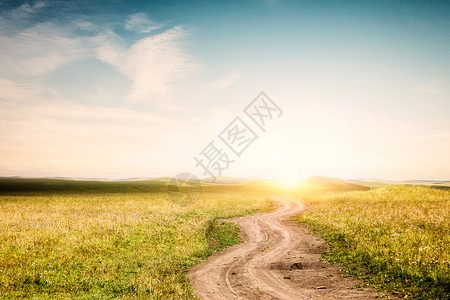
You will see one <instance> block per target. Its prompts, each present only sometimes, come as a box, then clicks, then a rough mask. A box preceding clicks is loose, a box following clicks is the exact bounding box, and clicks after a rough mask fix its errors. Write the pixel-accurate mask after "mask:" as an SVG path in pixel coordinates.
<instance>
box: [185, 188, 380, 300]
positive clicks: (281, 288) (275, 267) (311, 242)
mask: <svg viewBox="0 0 450 300" xmlns="http://www.w3.org/2000/svg"><path fill="white" fill-rule="evenodd" d="M274 198H275V197H274ZM276 200H277V202H278V203H279V205H280V207H279V208H278V209H277V210H275V211H274V212H270V213H266V214H256V215H253V216H249V217H241V218H234V219H231V220H230V221H233V222H235V223H237V224H239V225H240V227H241V231H242V235H243V239H244V240H245V241H246V242H245V243H241V244H238V245H234V246H232V247H230V248H228V249H226V250H224V251H222V252H219V253H215V254H214V255H213V256H211V257H210V258H209V259H207V260H206V261H204V262H203V263H201V264H200V265H198V266H196V267H194V268H193V269H192V270H191V271H190V272H189V274H188V276H189V278H190V279H191V282H192V285H193V287H194V290H195V293H196V295H197V296H198V297H200V298H201V299H220V300H224V299H374V298H375V297H376V296H377V294H376V293H375V292H373V291H372V290H370V289H367V288H366V289H355V288H352V287H354V286H355V285H357V284H361V283H362V282H361V281H359V280H356V279H353V278H348V277H347V278H343V277H340V276H341V275H342V273H340V271H339V269H341V268H340V267H339V266H337V265H330V264H327V263H325V262H321V261H320V260H319V258H320V256H321V253H322V252H323V251H324V250H325V249H326V246H325V244H324V243H323V242H322V241H321V240H319V239H318V238H317V237H315V236H313V235H311V234H310V233H309V232H308V231H307V229H306V228H305V227H304V226H299V225H298V224H294V223H292V222H289V221H286V219H287V218H289V217H290V216H293V215H296V214H298V213H300V212H301V211H302V209H303V206H302V204H301V203H300V202H298V201H296V200H294V199H291V198H288V197H280V196H278V197H276Z"/></svg>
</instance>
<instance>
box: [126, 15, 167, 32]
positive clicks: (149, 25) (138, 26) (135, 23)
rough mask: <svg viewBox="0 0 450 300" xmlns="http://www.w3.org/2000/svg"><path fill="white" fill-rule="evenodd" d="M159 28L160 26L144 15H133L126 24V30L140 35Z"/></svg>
mask: <svg viewBox="0 0 450 300" xmlns="http://www.w3.org/2000/svg"><path fill="white" fill-rule="evenodd" d="M158 28H160V26H159V25H157V24H155V23H154V22H153V21H151V20H150V19H149V18H147V16H146V15H145V14H144V13H137V14H133V15H131V16H130V17H129V18H128V20H127V21H126V23H125V29H126V30H130V31H136V32H139V33H149V32H150V31H153V30H155V29H158Z"/></svg>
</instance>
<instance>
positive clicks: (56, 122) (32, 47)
mask: <svg viewBox="0 0 450 300" xmlns="http://www.w3.org/2000/svg"><path fill="white" fill-rule="evenodd" d="M449 32H450V4H449V3H448V2H446V1H432V2H431V1H430V2H426V1H378V2H371V1H311V2H306V1H276V0H274V1H256V0H254V1H210V2H208V1H194V2H188V1H161V2H157V1H149V2H146V1H76V2H71V1H31V2H29V1H22V2H21V1H3V2H2V3H1V4H0V64H1V66H2V67H1V68H0V157H2V159H1V164H0V176H32V177H41V176H70V177H104V178H125V177H141V176H149V177H152V176H155V177H156V176H172V175H174V174H177V173H179V172H192V173H194V174H196V175H198V176H199V177H202V173H201V170H199V169H198V168H196V167H195V163H194V160H193V157H194V156H196V155H198V154H199V152H201V151H202V149H204V147H205V146H206V145H207V144H208V143H209V142H210V141H212V140H215V139H217V136H218V134H219V133H220V132H221V131H222V130H223V129H224V128H225V127H226V126H227V125H228V124H229V123H230V122H231V121H232V120H233V119H234V117H236V116H241V115H242V114H243V112H242V110H243V108H244V107H245V106H246V105H247V104H248V103H250V102H251V101H252V100H253V99H254V98H255V97H256V96H257V95H258V94H259V92H260V91H265V93H266V94H267V95H268V96H269V97H270V98H271V99H273V100H274V101H275V102H276V103H277V104H278V105H279V106H280V107H281V108H282V109H283V111H284V113H283V115H282V116H281V117H280V118H279V119H276V120H274V122H272V123H271V124H270V126H269V127H268V130H267V131H266V132H264V133H260V136H259V138H258V140H257V141H256V142H255V143H254V144H252V146H251V147H249V148H248V150H246V152H245V153H244V155H242V157H239V159H236V161H235V163H233V165H232V166H231V167H230V169H229V170H227V171H226V172H225V173H224V174H222V175H226V176H261V177H268V178H291V179H292V178H305V177H307V176H310V175H315V174H319V175H328V176H339V177H344V178H357V177H378V178H386V179H450V159H449V155H448V153H450V118H448V115H449V113H450V38H449ZM222 146H223V145H222Z"/></svg>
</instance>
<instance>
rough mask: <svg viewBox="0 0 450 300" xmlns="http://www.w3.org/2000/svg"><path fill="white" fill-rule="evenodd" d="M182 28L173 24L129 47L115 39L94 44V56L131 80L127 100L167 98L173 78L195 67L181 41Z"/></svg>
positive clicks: (181, 75)
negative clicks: (96, 46) (171, 26)
mask: <svg viewBox="0 0 450 300" xmlns="http://www.w3.org/2000/svg"><path fill="white" fill-rule="evenodd" d="M185 36H186V32H185V30H184V29H183V28H182V27H181V26H175V27H174V28H172V29H169V30H166V31H165V32H163V33H160V34H157V35H154V36H150V37H147V38H144V39H141V40H139V41H137V42H136V43H135V44H133V45H132V46H131V47H130V48H129V49H127V48H126V47H125V46H124V45H123V43H120V41H119V40H117V39H116V40H112V41H110V42H105V43H103V44H102V45H100V46H99V47H98V57H99V58H100V59H101V60H102V61H103V62H105V63H108V64H110V65H112V66H114V67H116V68H117V70H119V71H120V72H121V73H123V74H125V75H126V76H128V77H129V78H130V79H131V80H132V81H133V83H132V90H131V91H130V93H129V95H128V97H127V100H128V101H130V102H143V101H149V100H154V99H155V98H157V99H161V98H167V97H169V96H170V94H171V89H170V88H171V87H172V86H173V85H174V84H176V81H177V80H181V79H184V78H187V77H188V76H189V75H191V74H193V72H194V71H195V69H196V67H195V64H194V63H193V60H192V58H191V57H190V56H189V55H188V54H186V52H185V49H184V44H183V38H185Z"/></svg>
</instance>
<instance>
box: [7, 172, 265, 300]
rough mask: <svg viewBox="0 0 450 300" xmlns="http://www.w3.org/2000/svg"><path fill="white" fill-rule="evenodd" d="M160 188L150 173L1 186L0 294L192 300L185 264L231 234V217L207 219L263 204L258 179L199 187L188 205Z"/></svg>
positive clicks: (234, 228) (245, 211)
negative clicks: (114, 179) (141, 178)
mask: <svg viewBox="0 0 450 300" xmlns="http://www.w3.org/2000/svg"><path fill="white" fill-rule="evenodd" d="M13 181H14V180H13ZM19 181H20V180H19ZM42 185H45V186H46V189H43V188H42ZM62 187H63V188H62ZM124 188H125V192H123V189H124ZM165 188H166V183H164V182H155V181H150V182H140V183H139V182H130V183H128V185H127V183H117V184H115V183H101V182H72V181H58V180H56V181H55V180H29V181H26V182H25V184H24V186H22V187H20V182H19V183H17V180H16V181H15V183H13V184H11V183H10V184H9V185H8V184H4V185H3V186H2V193H3V194H4V195H3V196H0V293H1V295H2V297H3V298H5V299H8V298H19V297H27V298H35V299H49V298H53V299H54V298H76V299H92V298H97V299H99V298H101V299H109V298H125V299H133V298H140V299H148V298H152V299H191V298H193V294H192V288H191V287H190V285H189V282H188V280H187V278H186V277H185V272H186V271H187V270H188V268H189V267H191V266H192V265H194V264H196V263H198V262H199V261H201V260H203V259H204V258H206V257H207V256H208V255H210V254H211V253H212V252H213V251H218V250H220V249H222V248H224V247H226V246H227V245H230V244H233V243H236V242H237V241H238V240H239V235H238V233H239V229H238V227H237V225H235V224H232V223H225V224H223V225H219V223H218V222H216V221H215V220H216V219H218V218H228V217H232V216H237V215H244V214H249V213H253V212H257V211H267V210H269V209H271V207H272V200H271V199H270V198H269V197H268V196H267V193H266V192H264V188H262V187H258V189H257V190H256V189H255V188H254V187H252V186H233V187H231V188H230V187H229V186H213V185H206V186H205V189H204V192H203V194H202V195H201V198H200V199H199V201H198V202H197V203H195V204H194V205H193V206H190V207H179V206H177V205H174V204H173V203H172V202H170V201H168V200H167V194H166V193H165ZM20 189H22V190H23V192H19V190H20ZM121 191H122V192H121Z"/></svg>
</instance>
